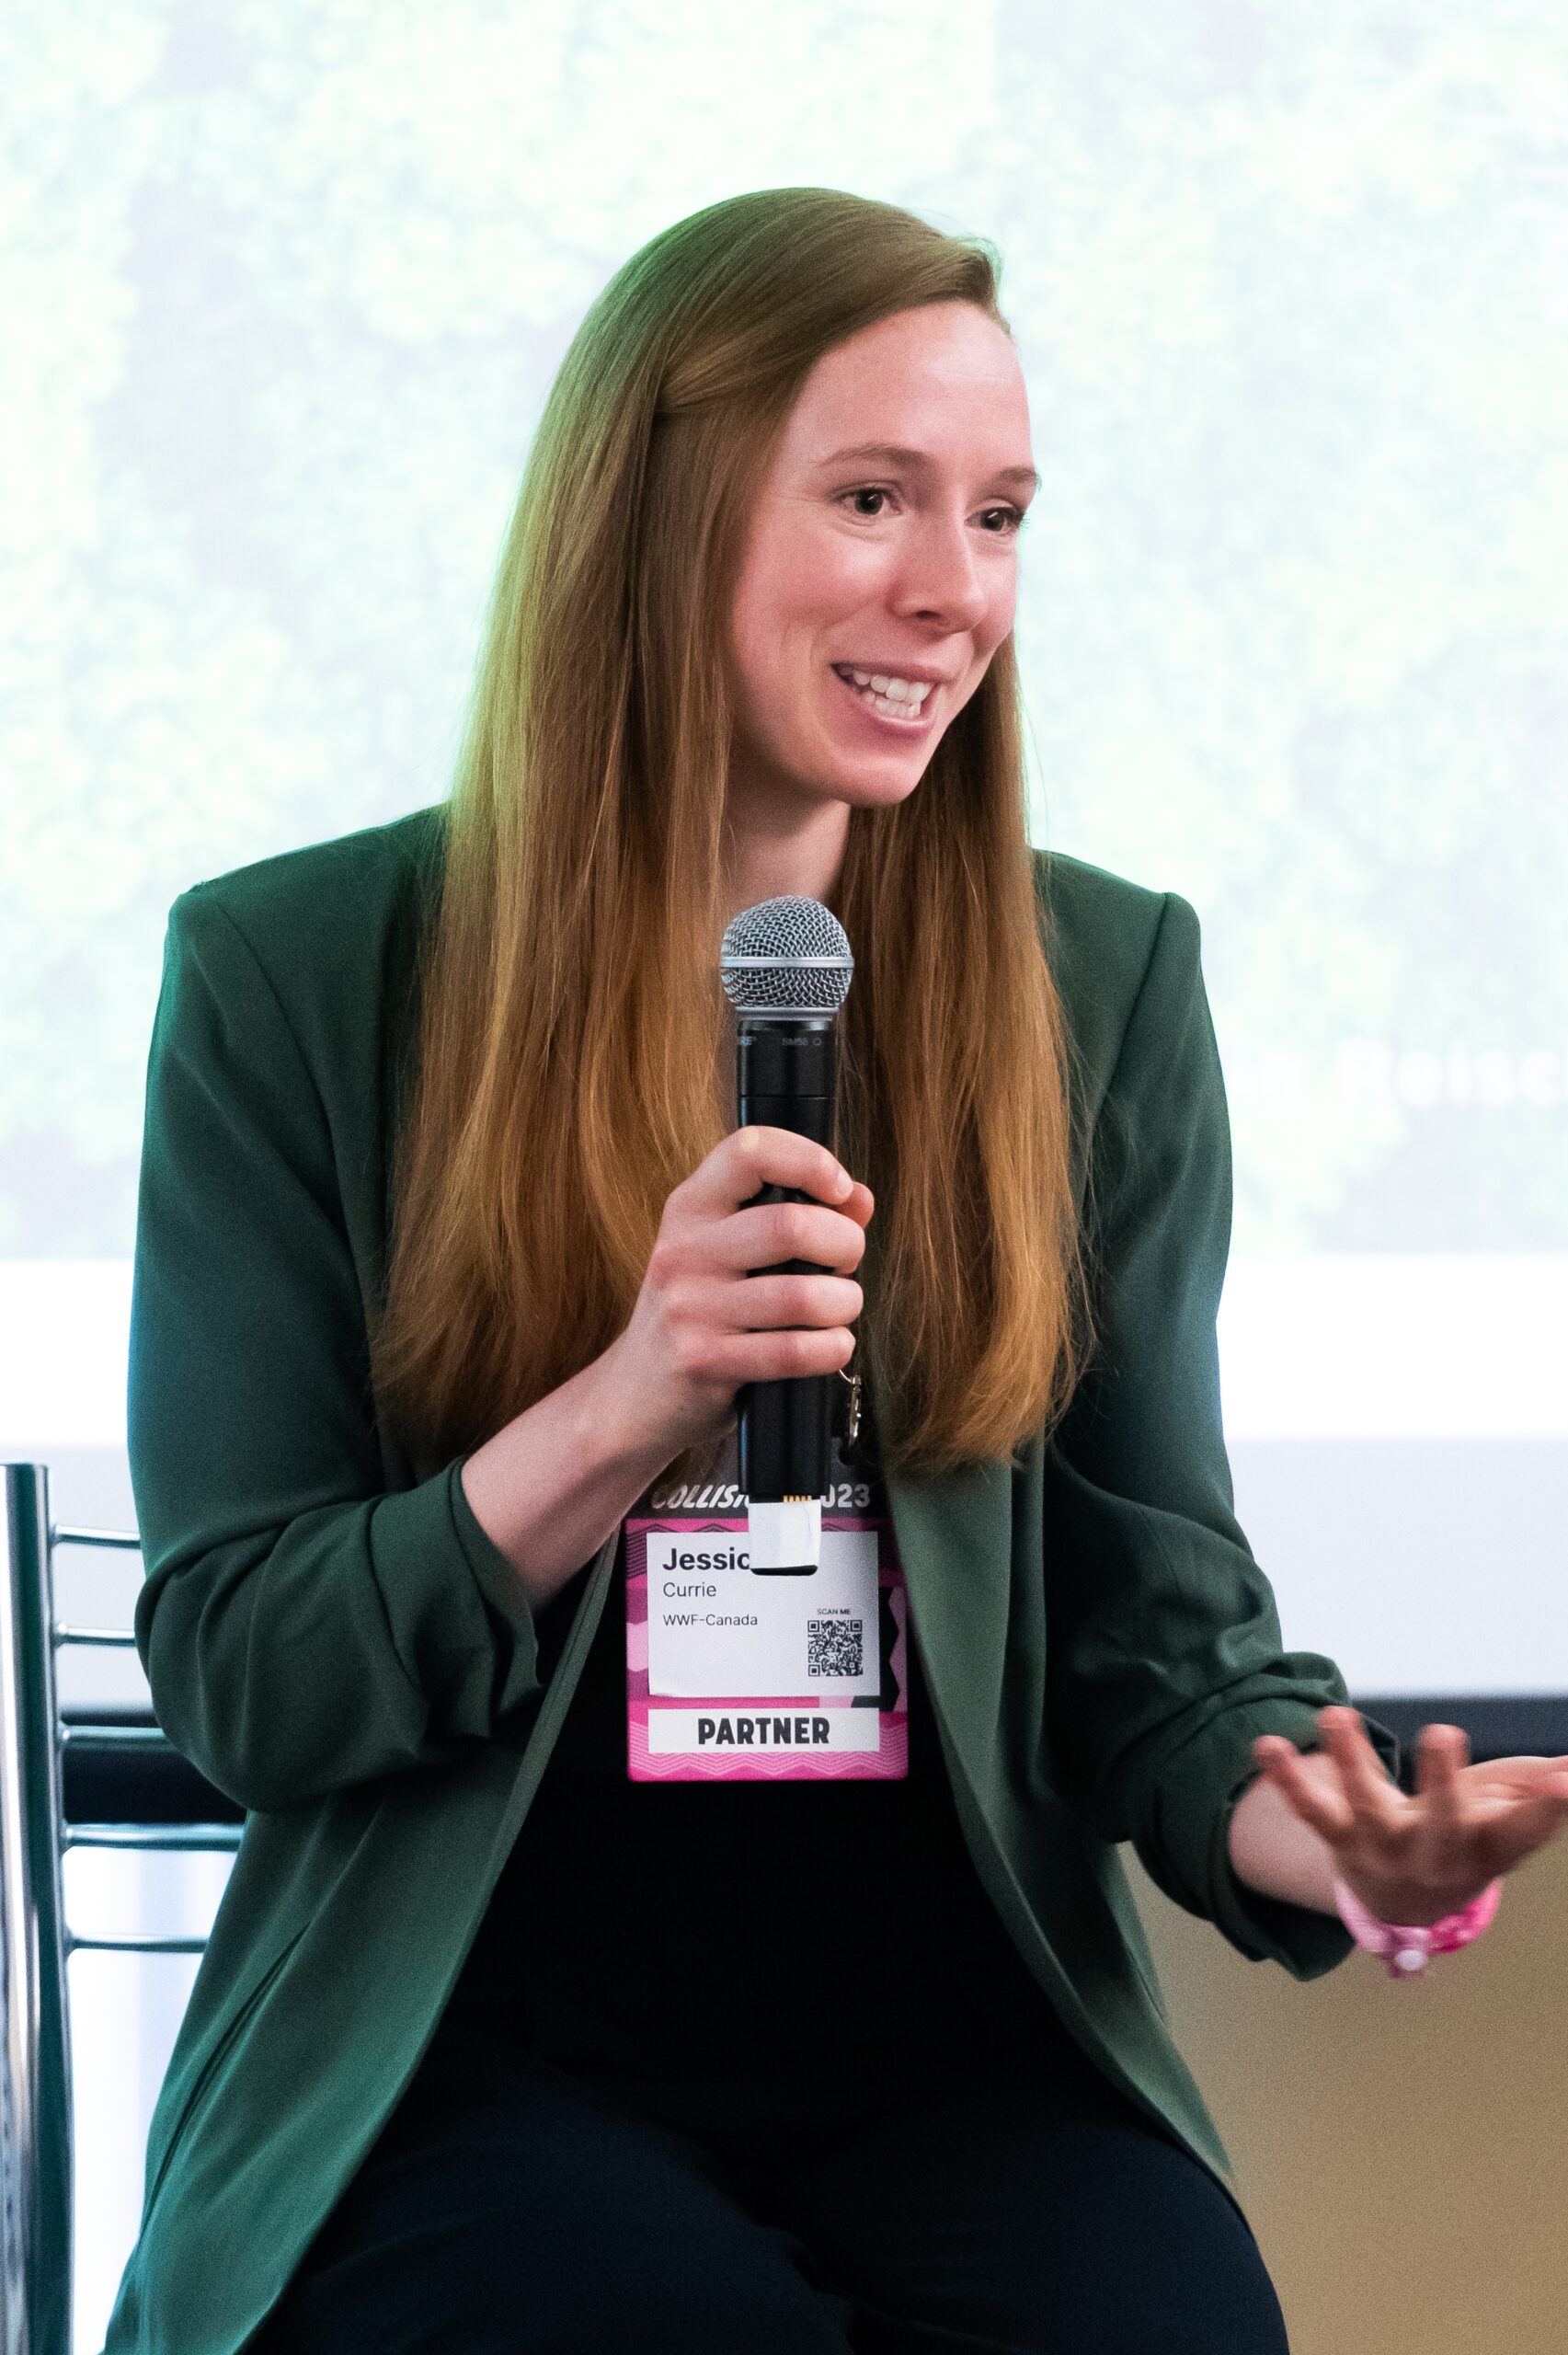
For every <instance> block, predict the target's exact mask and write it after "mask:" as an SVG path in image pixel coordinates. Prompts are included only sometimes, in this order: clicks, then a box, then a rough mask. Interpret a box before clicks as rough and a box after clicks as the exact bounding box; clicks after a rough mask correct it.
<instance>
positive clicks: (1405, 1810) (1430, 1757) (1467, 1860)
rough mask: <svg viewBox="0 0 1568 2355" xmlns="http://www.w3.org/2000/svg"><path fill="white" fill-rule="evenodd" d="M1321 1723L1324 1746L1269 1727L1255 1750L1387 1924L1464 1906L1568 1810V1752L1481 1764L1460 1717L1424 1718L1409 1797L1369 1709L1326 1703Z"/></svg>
mask: <svg viewBox="0 0 1568 2355" xmlns="http://www.w3.org/2000/svg"><path fill="white" fill-rule="evenodd" d="M1318 1726H1319V1729H1320V1731H1321V1732H1322V1738H1323V1747H1322V1750H1318V1751H1309V1752H1301V1751H1299V1750H1298V1749H1297V1748H1296V1745H1295V1743H1294V1742H1291V1741H1287V1740H1284V1739H1283V1738H1282V1737H1281V1736H1280V1735H1277V1734H1262V1735H1260V1736H1259V1738H1258V1740H1256V1741H1255V1742H1254V1743H1253V1757H1254V1758H1255V1759H1256V1760H1257V1763H1258V1764H1259V1765H1260V1767H1261V1768H1262V1769H1263V1773H1264V1776H1265V1779H1266V1780H1268V1781H1270V1782H1272V1783H1273V1784H1274V1786H1275V1787H1276V1790H1277V1791H1278V1792H1279V1793H1280V1796H1281V1797H1282V1798H1284V1799H1285V1800H1286V1801H1287V1803H1288V1806H1289V1807H1290V1808H1291V1809H1293V1811H1294V1812H1295V1813H1296V1814H1297V1815H1298V1816H1299V1818H1300V1820H1301V1821H1302V1822H1303V1823H1305V1824H1307V1825H1308V1826H1309V1827H1310V1830H1312V1831H1313V1832H1318V1833H1319V1834H1320V1835H1321V1837H1322V1839H1324V1840H1325V1841H1326V1842H1327V1843H1328V1845H1329V1847H1330V1849H1331V1850H1332V1852H1333V1868H1334V1871H1335V1872H1336V1873H1337V1874H1338V1875H1339V1878H1341V1879H1342V1880H1343V1881H1344V1882H1345V1886H1346V1887H1347V1888H1348V1889H1349V1890H1351V1892H1352V1893H1353V1894H1354V1895H1355V1896H1356V1897H1358V1898H1359V1899H1360V1901H1361V1902H1362V1904H1363V1905H1365V1906H1366V1907H1367V1909H1368V1912H1369V1913H1374V1914H1376V1915H1377V1917H1378V1919H1379V1921H1381V1922H1399V1923H1403V1924H1412V1925H1413V1924H1429V1923H1432V1922H1438V1921H1441V1920H1442V1918H1443V1916H1444V1915H1445V1914H1447V1913H1459V1911H1460V1910H1461V1908H1462V1907H1464V1906H1466V1905H1468V1904H1469V1903H1470V1901H1471V1899H1472V1898H1474V1897H1479V1896H1480V1894H1481V1892H1482V1890H1483V1889H1485V1888H1486V1887H1487V1886H1488V1884H1489V1883H1490V1882H1492V1881H1493V1880H1494V1879H1496V1878H1497V1877H1498V1876H1499V1874H1502V1873H1505V1872H1508V1871H1510V1870H1511V1869H1512V1867H1514V1866H1515V1865H1516V1864H1518V1863H1519V1862H1521V1860H1522V1859H1523V1858H1524V1857H1526V1856H1528V1855H1533V1854H1534V1853H1535V1851H1536V1850H1537V1849H1538V1848H1542V1847H1544V1846H1545V1845H1546V1843H1547V1842H1548V1841H1549V1840H1550V1839H1551V1838H1552V1836H1553V1834H1554V1833H1555V1832H1557V1830H1558V1828H1559V1827H1560V1825H1561V1824H1562V1822H1563V1821H1564V1820H1565V1819H1568V1757H1563V1758H1494V1759H1491V1760H1489V1761H1488V1762H1487V1763H1485V1764H1484V1765H1481V1766H1471V1765H1468V1764H1467V1763H1466V1761H1467V1760H1468V1758H1469V1756H1470V1743H1469V1742H1468V1740H1466V1738H1465V1735H1464V1732H1463V1729H1461V1728H1460V1727H1459V1726H1444V1725H1429V1726H1424V1727H1423V1728H1422V1730H1421V1737H1420V1740H1419V1741H1418V1743H1417V1745H1416V1770H1415V1781H1416V1788H1415V1795H1414V1797H1413V1798H1410V1797H1407V1796H1406V1794H1405V1793H1404V1792H1402V1790H1400V1789H1399V1788H1398V1786H1396V1785H1395V1784H1393V1783H1391V1781H1390V1780H1389V1777H1388V1775H1387V1773H1386V1771H1385V1769H1384V1766H1383V1763H1382V1761H1381V1759H1380V1758H1379V1756H1378V1753H1377V1752H1376V1751H1375V1750H1374V1749H1373V1747H1372V1745H1371V1743H1370V1742H1369V1741H1368V1739H1367V1734H1366V1730H1365V1728H1364V1727H1363V1725H1362V1722H1361V1717H1360V1714H1359V1712H1358V1711H1356V1710H1355V1709H1349V1708H1329V1709H1323V1710H1321V1711H1320V1712H1319V1716H1318Z"/></svg>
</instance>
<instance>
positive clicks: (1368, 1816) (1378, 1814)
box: [1318, 1708, 1407, 1832]
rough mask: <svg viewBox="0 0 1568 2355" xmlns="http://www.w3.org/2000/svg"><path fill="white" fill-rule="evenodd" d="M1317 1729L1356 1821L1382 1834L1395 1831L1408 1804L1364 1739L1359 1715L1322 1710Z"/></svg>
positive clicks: (1355, 1710) (1347, 1710) (1348, 1710)
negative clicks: (1342, 1785)
mask: <svg viewBox="0 0 1568 2355" xmlns="http://www.w3.org/2000/svg"><path fill="white" fill-rule="evenodd" d="M1318 1725H1319V1729H1320V1730H1321V1731H1322V1737H1323V1743H1324V1747H1325V1748H1326V1749H1327V1751H1328V1752H1329V1755H1330V1756H1331V1757H1332V1758H1333V1762H1334V1763H1335V1765H1336V1766H1337V1767H1338V1768H1339V1771H1340V1774H1341V1775H1342V1777H1343V1779H1344V1783H1345V1798H1347V1799H1348V1800H1349V1802H1350V1805H1351V1807H1352V1808H1353V1809H1355V1811H1356V1815H1357V1817H1358V1818H1359V1819H1361V1821H1363V1822H1366V1823H1369V1824H1373V1825H1376V1826H1377V1827H1378V1828H1379V1829H1380V1830H1382V1831H1384V1832H1392V1831H1394V1830H1395V1829H1396V1828H1397V1827H1398V1825H1399V1823H1400V1821H1401V1818H1402V1816H1403V1815H1404V1814H1405V1813H1406V1810H1407V1802H1406V1800H1405V1799H1404V1798H1403V1795H1402V1793H1401V1792H1399V1791H1397V1790H1396V1789H1395V1787H1394V1786H1393V1784H1392V1783H1391V1781H1390V1780H1389V1777H1388V1775H1386V1774H1385V1773H1384V1772H1383V1764H1382V1761H1381V1760H1380V1759H1379V1756H1378V1753H1377V1752H1376V1751H1375V1750H1374V1749H1373V1747H1372V1745H1371V1743H1370V1742H1369V1741H1368V1739H1367V1735H1366V1730H1365V1729H1364V1727H1363V1725H1362V1722H1361V1713H1360V1711H1359V1710H1358V1709H1346V1708H1331V1709H1323V1710H1322V1711H1320V1713H1319V1717H1318Z"/></svg>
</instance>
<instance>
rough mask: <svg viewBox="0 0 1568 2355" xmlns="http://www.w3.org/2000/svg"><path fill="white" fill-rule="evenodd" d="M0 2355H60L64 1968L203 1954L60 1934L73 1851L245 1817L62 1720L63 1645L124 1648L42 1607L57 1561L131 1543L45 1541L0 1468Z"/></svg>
mask: <svg viewBox="0 0 1568 2355" xmlns="http://www.w3.org/2000/svg"><path fill="white" fill-rule="evenodd" d="M0 1472H3V1473H4V1476H5V1531H6V1564H5V1573H4V1576H3V1578H0V1968H3V1970H4V2000H5V2037H4V2047H3V2051H0V2355H71V2303H72V2198H73V2151H72V2078H71V2015H70V1982H69V1976H68V1970H67V1966H68V1964H69V1962H70V1959H71V1957H72V1955H73V1954H75V1953H79V1952H81V1951H82V1950H83V1949H85V1948H89V1947H97V1948H101V1949H108V1950H111V1951H114V1952H119V1953H125V1954H200V1952H201V1951H202V1949H203V1948H204V1947H205V1946H206V1943H207V1941H206V1939H205V1938H199V1937H143V1936H135V1937H108V1938H104V1937H84V1936H78V1935H77V1933H76V1932H74V1930H73V1929H72V1928H71V1927H70V1924H68V1923H67V1921H66V1918H65V1890H64V1869H63V1867H64V1857H65V1853H66V1851H67V1849H70V1848H140V1849H228V1850H231V1851H232V1850H234V1849H235V1848H237V1847H238V1845H239V1841H240V1833H241V1831H242V1829H243V1827H244V1813H243V1810H242V1809H239V1808H237V1807H235V1804H234V1802H233V1801H232V1800H230V1799H227V1798H224V1797H223V1794H222V1793H221V1792H219V1791H216V1790H214V1789H213V1787H212V1785H211V1784H210V1783H209V1782H208V1781H207V1780H206V1778H205V1777H204V1776H203V1775H200V1774H199V1773H198V1772H197V1770H196V1769H195V1767H193V1766H192V1765H191V1764H190V1763H189V1760H187V1759H184V1758H182V1757H181V1756H180V1754H179V1752H177V1751H176V1749H175V1748H174V1745H173V1743H172V1742H171V1741H170V1740H169V1739H168V1737H167V1735H166V1734H165V1733H164V1731H163V1729H161V1727H160V1726H159V1725H158V1723H157V1720H156V1718H155V1717H154V1715H153V1713H152V1709H151V1707H150V1706H146V1707H143V1708H140V1709H135V1710H132V1711H121V1710H118V1709H117V1710H114V1711H106V1710H99V1711H98V1712H97V1715H96V1716H86V1715H82V1714H79V1713H75V1712H62V1710H61V1707H60V1703H59V1694H58V1690H57V1683H56V1677H55V1653H56V1650H57V1649H58V1648H59V1647H60V1646H61V1645H62V1644H92V1645H107V1646H116V1647H121V1648H123V1647H125V1646H132V1647H134V1644H135V1641H136V1638H135V1637H134V1635H133V1634H132V1633H131V1631H130V1630H129V1629H120V1628H110V1627H75V1626H65V1625H63V1623H61V1622H60V1621H59V1620H58V1619H57V1618H56V1616H55V1607H54V1555H55V1552H56V1551H57V1549H58V1548H60V1547H61V1546H66V1545H73V1546H77V1545H79V1546H91V1547H98V1548H109V1549H112V1550H114V1551H117V1552H121V1553H132V1554H133V1553H139V1552H140V1550H141V1540H140V1538H139V1537H138V1536H137V1534H135V1532H134V1531H129V1530H111V1529H72V1528H55V1527H54V1526H53V1525H52V1522H51V1520H50V1509H49V1471H48V1467H47V1465H42V1464H6V1465H0Z"/></svg>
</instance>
